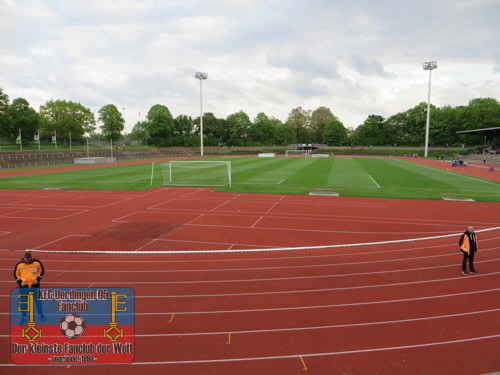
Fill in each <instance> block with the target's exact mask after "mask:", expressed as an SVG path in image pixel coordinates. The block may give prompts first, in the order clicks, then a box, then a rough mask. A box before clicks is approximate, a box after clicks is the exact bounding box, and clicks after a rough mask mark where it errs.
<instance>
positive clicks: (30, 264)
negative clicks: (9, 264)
mask: <svg viewBox="0 0 500 375" xmlns="http://www.w3.org/2000/svg"><path fill="white" fill-rule="evenodd" d="M44 273H45V269H44V268H43V264H42V262H40V261H39V260H38V259H36V258H33V257H32V256H31V253H28V252H27V253H25V254H24V256H23V258H22V259H21V260H20V261H19V262H18V263H17V264H16V266H15V267H14V278H15V279H16V282H17V284H18V285H19V287H20V288H29V289H31V288H40V280H42V277H43V274H44ZM34 297H35V298H34V300H35V305H36V309H37V312H38V316H39V317H40V319H41V320H45V316H44V315H43V308H42V303H41V301H40V300H39V299H38V292H37V291H35V294H34ZM26 320H27V316H26V312H25V311H24V312H22V319H21V324H23V323H24V322H26Z"/></svg>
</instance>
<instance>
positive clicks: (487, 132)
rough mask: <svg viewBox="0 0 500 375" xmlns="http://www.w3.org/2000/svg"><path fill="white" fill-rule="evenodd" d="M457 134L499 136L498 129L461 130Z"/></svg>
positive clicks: (499, 130)
mask: <svg viewBox="0 0 500 375" xmlns="http://www.w3.org/2000/svg"><path fill="white" fill-rule="evenodd" d="M457 134H470V135H500V127H499V128H484V129H474V130H461V131H459V132H457Z"/></svg>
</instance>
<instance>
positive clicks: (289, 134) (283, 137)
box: [274, 120, 297, 146]
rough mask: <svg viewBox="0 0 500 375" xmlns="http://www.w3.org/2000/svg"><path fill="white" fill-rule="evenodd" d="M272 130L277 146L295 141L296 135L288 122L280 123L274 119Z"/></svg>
mask: <svg viewBox="0 0 500 375" xmlns="http://www.w3.org/2000/svg"><path fill="white" fill-rule="evenodd" d="M274 127H275V131H274V134H275V136H274V139H275V144H276V145H279V146H286V145H289V144H292V143H297V135H296V132H295V129H294V128H293V127H292V126H291V125H290V124H288V123H285V124H284V123H282V122H281V121H279V120H276V122H275V124H274Z"/></svg>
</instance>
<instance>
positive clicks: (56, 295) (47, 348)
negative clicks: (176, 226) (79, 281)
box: [10, 287, 135, 366]
mask: <svg viewBox="0 0 500 375" xmlns="http://www.w3.org/2000/svg"><path fill="white" fill-rule="evenodd" d="M134 302H135V299H134V292H133V291H132V290H131V289H129V288H109V287H106V288H17V289H14V290H12V292H11V296H10V319H11V324H10V328H11V329H10V353H11V359H12V362H14V363H16V364H50V365H65V366H68V365H72V366H73V365H89V364H106V363H108V364H111V363H115V364H116V363H131V362H132V361H133V360H134V353H135V341H134V334H135V319H134V312H135V310H134Z"/></svg>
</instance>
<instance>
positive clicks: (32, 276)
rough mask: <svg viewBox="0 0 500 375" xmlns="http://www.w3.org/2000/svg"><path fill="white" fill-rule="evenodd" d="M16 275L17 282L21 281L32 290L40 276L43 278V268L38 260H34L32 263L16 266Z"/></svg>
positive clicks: (20, 263)
mask: <svg viewBox="0 0 500 375" xmlns="http://www.w3.org/2000/svg"><path fill="white" fill-rule="evenodd" d="M15 275H16V278H17V280H21V281H22V282H23V283H25V284H26V285H28V287H29V288H31V287H32V286H33V282H34V281H35V280H37V279H38V277H39V276H43V266H42V264H41V263H40V262H39V261H38V260H34V261H33V262H31V263H25V262H19V263H18V264H17V265H16V270H15Z"/></svg>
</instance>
